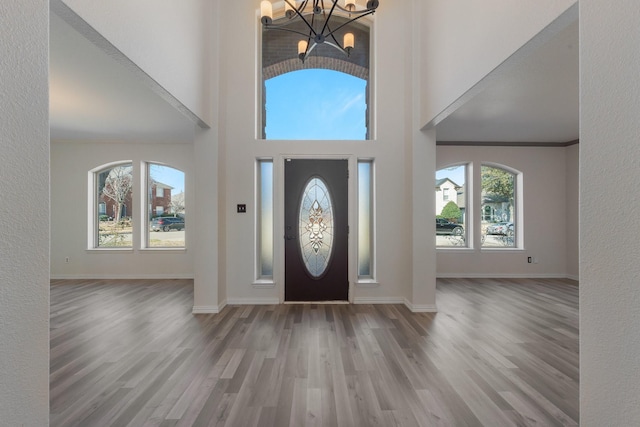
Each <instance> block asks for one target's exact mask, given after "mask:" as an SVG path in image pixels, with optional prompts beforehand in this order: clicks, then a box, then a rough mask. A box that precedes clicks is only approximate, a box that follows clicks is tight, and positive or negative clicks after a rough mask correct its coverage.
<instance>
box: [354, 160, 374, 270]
mask: <svg viewBox="0 0 640 427" xmlns="http://www.w3.org/2000/svg"><path fill="white" fill-rule="evenodd" d="M373 242H374V235H373V161H372V160H358V279H373V278H374V269H373V260H374V256H373V248H374V246H373Z"/></svg>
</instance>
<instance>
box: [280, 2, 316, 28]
mask: <svg viewBox="0 0 640 427" xmlns="http://www.w3.org/2000/svg"><path fill="white" fill-rule="evenodd" d="M285 1H286V2H287V3H289V1H288V0H285ZM289 4H291V3H289ZM306 6H307V0H305V1H304V2H303V3H302V4H301V5H300V10H298V9H296V8H295V7H294V8H293V10H295V11H296V15H297V16H299V17H300V19H302V22H304V23H305V25H306V26H307V28H309V31H310V33H309V34H313V35H314V36H315V35H318V33H317V32H316V30H314V29H313V18H314V16H315V14H313V15H311V23H309V21H307V18H305V17H304V15H303V14H302V12H304V9H303V7H306ZM292 19H293V18H292ZM304 35H306V34H304Z"/></svg>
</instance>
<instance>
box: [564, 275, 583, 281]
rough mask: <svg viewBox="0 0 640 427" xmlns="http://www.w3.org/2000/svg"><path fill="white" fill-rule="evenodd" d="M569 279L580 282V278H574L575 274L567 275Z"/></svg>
mask: <svg viewBox="0 0 640 427" xmlns="http://www.w3.org/2000/svg"><path fill="white" fill-rule="evenodd" d="M567 279H571V280H575V281H576V282H579V281H580V276H574V275H573V274H567Z"/></svg>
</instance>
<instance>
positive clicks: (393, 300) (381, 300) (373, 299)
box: [353, 297, 404, 304]
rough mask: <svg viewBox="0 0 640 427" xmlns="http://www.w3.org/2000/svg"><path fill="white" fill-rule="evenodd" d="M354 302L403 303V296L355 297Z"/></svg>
mask: <svg viewBox="0 0 640 427" xmlns="http://www.w3.org/2000/svg"><path fill="white" fill-rule="evenodd" d="M353 303H354V304H404V298H394V297H355V298H354V299H353Z"/></svg>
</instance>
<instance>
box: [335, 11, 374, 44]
mask: <svg viewBox="0 0 640 427" xmlns="http://www.w3.org/2000/svg"><path fill="white" fill-rule="evenodd" d="M374 12H375V10H370V11H369V12H368V13H365V14H363V15H360V16H356V17H355V18H352V19H350V20H348V21H347V22H345V23H344V24H342V25H340V26H339V27H337V28H334V29H333V31H331V32H330V33H328V34H327V36H331V37H333V33H335V32H336V31H338V30H339V29H340V28H342V27H344V26H345V25H349V24H351V23H352V22H355V21H357V20H358V19H360V18H364V17H365V16H367V15H371V14H372V13H374Z"/></svg>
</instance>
